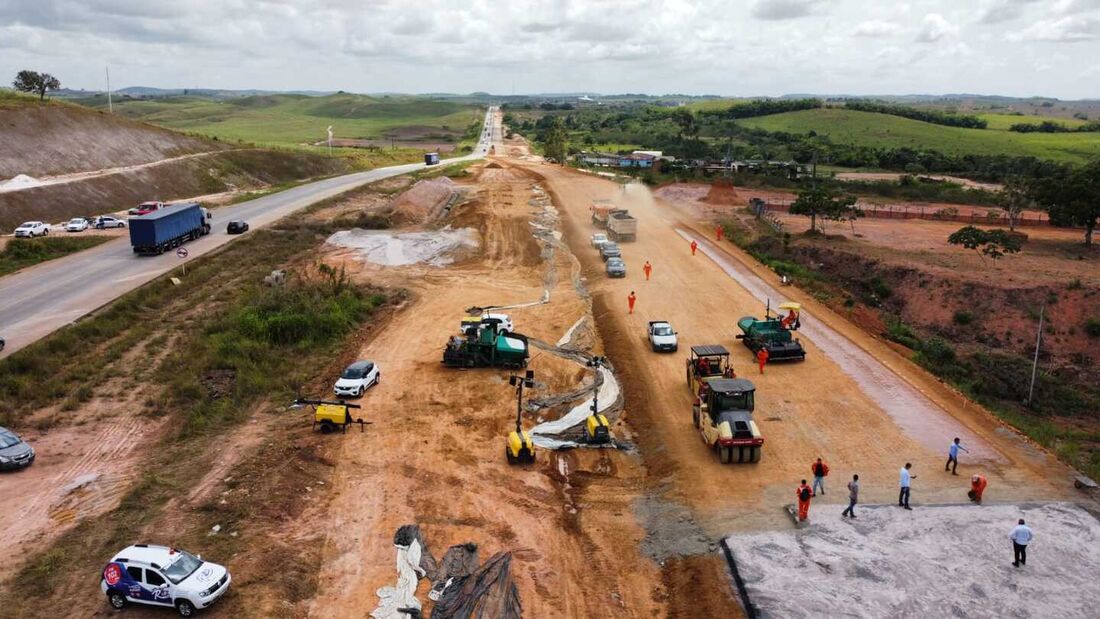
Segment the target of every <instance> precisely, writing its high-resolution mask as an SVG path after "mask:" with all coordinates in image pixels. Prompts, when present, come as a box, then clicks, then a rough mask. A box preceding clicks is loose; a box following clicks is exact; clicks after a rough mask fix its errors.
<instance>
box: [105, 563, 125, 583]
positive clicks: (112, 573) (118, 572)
mask: <svg viewBox="0 0 1100 619" xmlns="http://www.w3.org/2000/svg"><path fill="white" fill-rule="evenodd" d="M103 580H105V581H107V584H108V585H111V586H114V585H117V584H118V581H120V580H122V568H120V567H119V566H118V564H116V563H108V564H107V567H105V568H103Z"/></svg>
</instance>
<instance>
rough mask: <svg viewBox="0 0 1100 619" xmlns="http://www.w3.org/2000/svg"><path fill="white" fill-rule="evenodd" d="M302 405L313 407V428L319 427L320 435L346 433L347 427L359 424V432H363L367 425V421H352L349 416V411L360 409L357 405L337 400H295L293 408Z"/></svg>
mask: <svg viewBox="0 0 1100 619" xmlns="http://www.w3.org/2000/svg"><path fill="white" fill-rule="evenodd" d="M303 404H311V405H313V427H314V429H316V428H317V426H321V434H331V433H332V432H335V431H337V430H340V431H341V432H347V431H348V426H349V425H351V424H353V423H357V424H359V431H360V432H363V431H364V426H366V425H367V424H369V423H370V422H369V421H363V419H362V418H361V417H360V418H356V419H353V418H352V416H351V409H353V408H362V407H361V406H359V405H358V404H349V403H347V402H344V401H343V400H337V401H335V402H329V401H326V400H304V399H301V398H299V399H297V400H295V401H294V405H295V406H301V405H303Z"/></svg>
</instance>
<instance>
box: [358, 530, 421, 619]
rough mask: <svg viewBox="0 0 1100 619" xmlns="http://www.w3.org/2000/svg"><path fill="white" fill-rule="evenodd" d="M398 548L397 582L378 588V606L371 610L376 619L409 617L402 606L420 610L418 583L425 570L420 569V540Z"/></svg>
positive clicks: (402, 618)
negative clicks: (402, 609) (417, 591)
mask: <svg viewBox="0 0 1100 619" xmlns="http://www.w3.org/2000/svg"><path fill="white" fill-rule="evenodd" d="M394 547H395V548H397V584H395V585H394V586H392V587H382V588H381V589H379V590H378V608H375V609H374V610H372V611H371V613H370V616H371V617H374V619H408V618H409V617H411V615H409V613H404V612H401V611H399V610H398V609H400V608H415V609H417V610H420V608H421V606H420V600H418V599H416V584H417V581H418V580H419V578H420V577H421V576H423V575H424V570H422V569H420V555H421V552H422V551H421V549H420V542H418V541H416V540H413V543H412V544H410V545H409V546H398V545H397V544H394Z"/></svg>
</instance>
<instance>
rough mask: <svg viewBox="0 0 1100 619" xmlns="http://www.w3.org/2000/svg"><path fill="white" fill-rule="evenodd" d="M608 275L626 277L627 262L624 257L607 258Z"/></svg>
mask: <svg viewBox="0 0 1100 619" xmlns="http://www.w3.org/2000/svg"><path fill="white" fill-rule="evenodd" d="M607 276H608V277H626V263H625V262H623V259H622V258H608V259H607Z"/></svg>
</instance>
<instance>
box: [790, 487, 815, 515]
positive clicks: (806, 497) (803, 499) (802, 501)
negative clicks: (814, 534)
mask: <svg viewBox="0 0 1100 619" xmlns="http://www.w3.org/2000/svg"><path fill="white" fill-rule="evenodd" d="M794 495H795V496H796V497H798V519H799V520H805V519H807V518H809V517H810V499H811V498H813V496H814V491H813V490H812V489H811V488H810V487H809V486H807V485H806V480H805V479H803V480H802V484H801V485H800V486H798V488H795V491H794Z"/></svg>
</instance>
